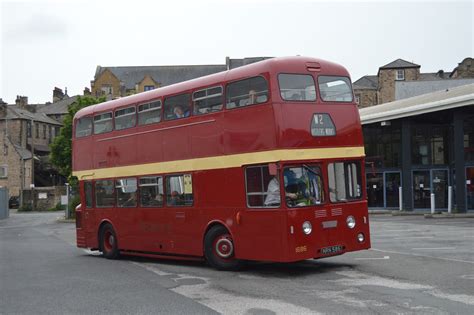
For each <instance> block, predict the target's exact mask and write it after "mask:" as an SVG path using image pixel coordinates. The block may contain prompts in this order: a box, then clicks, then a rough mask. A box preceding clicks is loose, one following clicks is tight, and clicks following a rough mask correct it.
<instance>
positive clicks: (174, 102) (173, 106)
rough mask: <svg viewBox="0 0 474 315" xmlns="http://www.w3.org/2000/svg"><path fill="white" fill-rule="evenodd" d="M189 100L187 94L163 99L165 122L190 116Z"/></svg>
mask: <svg viewBox="0 0 474 315" xmlns="http://www.w3.org/2000/svg"><path fill="white" fill-rule="evenodd" d="M189 99H190V95H189V94H188V93H186V94H180V95H176V96H172V97H168V98H167V99H165V120H173V119H180V118H184V117H188V116H189V114H190V106H189Z"/></svg>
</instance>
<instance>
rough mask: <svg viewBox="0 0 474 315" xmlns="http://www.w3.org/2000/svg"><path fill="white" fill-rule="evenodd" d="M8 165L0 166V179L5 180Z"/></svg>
mask: <svg viewBox="0 0 474 315" xmlns="http://www.w3.org/2000/svg"><path fill="white" fill-rule="evenodd" d="M7 176H8V165H0V178H7Z"/></svg>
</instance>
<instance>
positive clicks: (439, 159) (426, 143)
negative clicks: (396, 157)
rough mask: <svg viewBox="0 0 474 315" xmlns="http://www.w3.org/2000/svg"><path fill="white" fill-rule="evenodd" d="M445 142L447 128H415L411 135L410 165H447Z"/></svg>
mask: <svg viewBox="0 0 474 315" xmlns="http://www.w3.org/2000/svg"><path fill="white" fill-rule="evenodd" d="M447 140H448V128H447V126H433V125H419V126H415V127H414V128H413V134H412V163H413V164H415V165H443V164H448V151H449V150H448V142H447Z"/></svg>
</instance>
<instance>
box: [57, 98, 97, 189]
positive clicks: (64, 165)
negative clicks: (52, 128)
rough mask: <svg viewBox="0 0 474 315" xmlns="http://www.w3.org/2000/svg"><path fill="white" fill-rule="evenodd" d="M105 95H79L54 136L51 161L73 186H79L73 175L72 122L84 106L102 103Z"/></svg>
mask: <svg viewBox="0 0 474 315" xmlns="http://www.w3.org/2000/svg"><path fill="white" fill-rule="evenodd" d="M104 101H105V97H101V98H94V97H91V96H79V97H78V98H77V100H76V101H75V102H74V103H73V104H71V106H69V109H68V113H67V115H66V117H65V118H64V122H63V123H64V126H63V127H62V128H61V130H60V132H59V136H57V137H56V138H54V141H53V143H52V144H51V154H50V159H51V163H53V165H54V166H55V167H56V168H57V169H58V171H59V173H61V174H62V175H64V176H65V177H67V178H68V182H69V183H70V185H71V186H73V187H75V186H77V178H75V177H73V176H72V141H71V139H72V123H73V121H74V115H75V114H76V113H77V112H78V111H79V110H80V109H82V108H84V107H87V106H90V105H94V104H98V103H102V102H104Z"/></svg>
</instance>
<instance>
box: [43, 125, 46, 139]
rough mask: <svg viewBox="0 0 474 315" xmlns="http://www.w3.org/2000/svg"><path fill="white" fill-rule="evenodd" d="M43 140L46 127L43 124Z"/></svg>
mask: <svg viewBox="0 0 474 315" xmlns="http://www.w3.org/2000/svg"><path fill="white" fill-rule="evenodd" d="M43 139H46V125H45V124H43Z"/></svg>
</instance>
